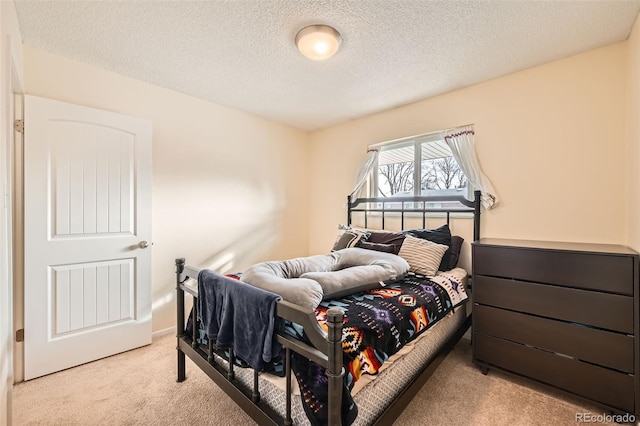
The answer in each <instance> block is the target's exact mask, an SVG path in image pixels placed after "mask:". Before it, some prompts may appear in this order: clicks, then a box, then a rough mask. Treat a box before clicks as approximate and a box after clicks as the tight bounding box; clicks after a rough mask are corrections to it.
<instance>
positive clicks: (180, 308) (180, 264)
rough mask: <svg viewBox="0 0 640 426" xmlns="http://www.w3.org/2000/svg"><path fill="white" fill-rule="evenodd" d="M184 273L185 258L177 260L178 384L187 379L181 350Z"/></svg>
mask: <svg viewBox="0 0 640 426" xmlns="http://www.w3.org/2000/svg"><path fill="white" fill-rule="evenodd" d="M182 271H184V258H181V259H176V303H177V304H178V309H177V318H176V329H177V330H176V338H177V339H176V340H177V345H176V350H177V355H178V380H177V381H178V382H183V381H184V380H185V379H186V369H185V355H184V352H182V351H181V350H180V338H181V337H182V336H183V335H184V290H182V289H181V288H180V274H182Z"/></svg>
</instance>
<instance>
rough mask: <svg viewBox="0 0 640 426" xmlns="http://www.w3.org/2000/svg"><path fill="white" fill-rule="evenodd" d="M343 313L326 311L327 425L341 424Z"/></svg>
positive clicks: (337, 310) (333, 310) (335, 310)
mask: <svg viewBox="0 0 640 426" xmlns="http://www.w3.org/2000/svg"><path fill="white" fill-rule="evenodd" d="M343 321H344V312H342V311H341V310H340V309H335V308H331V309H329V310H328V311H327V326H328V328H329V330H328V336H327V340H328V341H329V353H328V355H329V368H327V376H328V377H329V418H328V420H329V425H330V426H334V425H338V426H339V425H340V424H341V422H342V416H341V411H342V410H341V407H342V385H343V380H342V378H343V376H344V368H343V367H342V325H343Z"/></svg>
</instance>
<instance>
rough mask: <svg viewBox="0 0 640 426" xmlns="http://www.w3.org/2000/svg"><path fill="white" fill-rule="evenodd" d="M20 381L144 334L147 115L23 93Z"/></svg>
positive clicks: (127, 345) (140, 339) (147, 334)
mask: <svg viewBox="0 0 640 426" xmlns="http://www.w3.org/2000/svg"><path fill="white" fill-rule="evenodd" d="M24 108H25V109H24V111H25V113H24V116H25V130H24V211H25V214H24V218H25V222H24V234H25V245H24V248H25V256H24V259H25V260H24V266H25V269H24V280H25V291H24V300H25V303H24V308H25V309H24V315H25V317H24V319H25V320H24V325H25V332H24V335H25V337H24V343H25V346H24V348H25V356H24V361H25V363H24V369H25V380H28V379H33V378H35V377H39V376H42V375H45V374H49V373H52V372H55V371H59V370H62V369H65V368H69V367H73V366H76V365H79V364H82V363H85V362H89V361H93V360H96V359H99V358H103V357H106V356H109V355H113V354H116V353H119V352H123V351H126V350H129V349H133V348H136V347H139V346H142V345H146V344H149V343H151V129H152V126H151V123H150V122H149V121H147V120H143V119H139V118H134V117H129V116H124V115H121V114H115V113H111V112H107V111H101V110H96V109H92V108H86V107H82V106H78V105H72V104H68V103H64V102H59V101H54V100H51V99H44V98H38V97H34V96H25V105H24Z"/></svg>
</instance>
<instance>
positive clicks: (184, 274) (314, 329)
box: [176, 191, 480, 426]
mask: <svg viewBox="0 0 640 426" xmlns="http://www.w3.org/2000/svg"><path fill="white" fill-rule="evenodd" d="M347 202H348V203H347V204H348V206H347V207H348V213H347V222H348V224H351V223H352V214H353V213H356V212H363V213H364V218H365V226H366V223H367V220H368V219H367V218H368V214H369V213H379V214H380V215H381V219H382V229H384V220H385V214H387V213H394V214H400V217H401V224H402V228H404V220H405V214H416V213H417V214H421V215H422V224H423V228H424V227H425V224H426V214H427V213H436V212H437V213H446V216H447V223H449V220H450V214H451V213H473V218H474V227H473V238H474V240H477V239H479V234H480V191H475V193H474V201H469V200H467V199H466V198H464V197H461V196H435V197H433V196H432V197H394V198H393V199H389V198H358V199H356V200H351V197H348V200H347ZM434 202H457V203H459V204H460V205H461V206H462V207H455V208H437V207H435V208H430V207H427V205H428V204H429V203H434ZM388 204H393V205H394V207H391V208H386V207H385V206H386V205H388ZM397 204H400V207H395V205H397ZM419 206H421V207H419ZM199 272H200V269H198V268H195V267H192V266H188V265H186V264H185V259H183V258H180V259H176V291H177V303H178V309H177V318H176V320H177V321H176V323H177V341H178V345H177V348H176V349H177V355H178V357H177V358H178V359H177V361H178V382H182V381H184V380H185V379H186V371H185V361H186V358H185V357H186V356H188V357H189V358H190V359H191V360H192V361H193V362H194V363H195V364H196V365H197V366H198V367H199V368H200V369H201V370H202V371H204V372H205V373H206V374H207V375H208V376H209V377H210V378H211V379H212V380H213V381H214V382H215V383H216V384H217V385H218V386H219V387H220V388H221V389H222V390H223V391H224V392H225V393H226V394H227V395H229V396H230V397H231V398H232V399H233V400H234V401H235V402H236V403H237V404H238V405H239V406H240V408H242V409H243V410H244V411H245V412H246V413H247V414H248V415H249V416H250V417H251V418H252V419H253V420H255V421H256V422H257V423H258V424H260V425H282V424H284V425H291V424H292V420H291V351H293V352H296V353H297V354H299V355H302V356H304V357H305V358H307V359H310V360H312V361H314V362H315V363H317V364H318V365H321V366H322V367H324V368H325V369H326V370H327V376H328V386H329V393H328V394H329V400H328V413H329V417H328V424H329V426H335V425H340V424H341V416H340V414H341V407H340V405H341V402H342V383H343V376H344V368H343V363H342V325H343V319H344V316H343V312H342V311H341V310H339V309H329V310H328V311H327V326H328V333H325V332H324V330H322V328H321V327H320V326H319V324H318V322H317V321H316V317H315V312H314V310H313V309H309V308H303V307H301V306H298V305H295V304H293V303H290V302H287V301H284V300H281V301H279V302H278V303H277V305H276V315H277V316H278V317H280V318H283V319H285V320H288V321H291V322H294V323H297V324H299V325H300V326H302V327H303V328H304V332H305V334H306V335H307V337H308V338H309V341H310V342H311V344H307V343H305V342H302V341H300V340H297V339H295V338H294V337H292V336H290V335H287V334H284V333H277V335H276V339H277V341H278V342H279V343H281V344H282V345H283V346H284V348H285V377H286V395H287V396H286V398H287V399H286V413H285V416H284V418H282V416H281V415H280V414H278V413H277V412H275V411H274V410H273V409H272V408H271V407H269V406H268V405H267V404H266V403H263V402H261V401H260V390H259V384H258V372H257V371H254V372H253V388H252V389H250V388H248V387H246V386H245V385H244V384H242V383H240V382H239V381H238V380H236V379H235V374H234V354H233V350H230V351H229V363H228V368H226V367H225V366H224V365H222V364H220V363H218V362H216V360H215V355H214V350H213V349H214V348H213V342H212V341H211V340H209V347H208V348H202V347H200V345H199V344H198V343H197V335H196V333H197V326H196V324H197V316H198V312H197V303H195V299H196V298H197V297H198V292H197V289H195V288H193V287H192V286H189V285H187V284H186V281H187V279H188V278H193V279H197V278H198V273H199ZM185 293H187V294H189V295H191V296H192V297H193V298H194V303H193V308H192V321H193V325H194V326H193V327H192V328H193V334H192V335H187V334H186V332H185V312H186V311H185ZM470 325H471V317H470V316H469V317H467V319H466V321H465V322H464V323H463V324H462V325H461V326H460V328H458V329H457V330H456V332H455V333H454V334H453V335H452V336H451V337H450V338H449V339H448V340H447V342H446V343H445V344H444V345H443V346H442V348H440V350H438V352H437V353H436V355H435V356H434V358H433V359H432V360H431V361H430V362H429V363H428V364H427V365H425V366H424V368H423V370H422V371H421V373H420V374H419V375H418V376H417V377H416V378H414V379H413V380H412V381H411V382H409V383H407V385H406V386H405V388H404V390H403V391H402V392H400V394H399V395H397V396H396V398H395V399H394V401H393V402H392V403H391V404H390V405H389V406H388V407H387V408H386V409H385V411H384V412H383V413H382V414H381V415H380V416H379V417H378V419H377V420H376V421H375V422H374V424H376V425H386V424H391V423H393V421H394V420H395V419H396V418H397V417H398V416H399V415H400V413H401V412H402V410H404V408H405V407H406V406H407V405H408V404H409V402H411V400H412V399H413V397H414V396H415V394H416V393H417V392H418V391H419V390H420V388H421V387H422V386H423V385H424V383H425V382H426V381H427V379H428V378H429V377H430V376H431V374H432V373H433V372H434V371H435V369H436V368H437V367H438V365H439V364H440V362H442V360H443V359H444V358H445V357H446V355H447V354H448V353H449V351H450V350H451V349H452V348H453V347H454V346H455V344H456V343H457V342H458V340H460V338H461V337H462V335H464V333H465V332H466V331H467V329H468V328H469V326H470Z"/></svg>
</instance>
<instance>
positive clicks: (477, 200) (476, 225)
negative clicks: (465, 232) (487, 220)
mask: <svg viewBox="0 0 640 426" xmlns="http://www.w3.org/2000/svg"><path fill="white" fill-rule="evenodd" d="M473 196H474V211H473V241H478V240H479V239H480V206H481V205H482V192H480V190H479V189H476V190H475V191H473Z"/></svg>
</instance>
